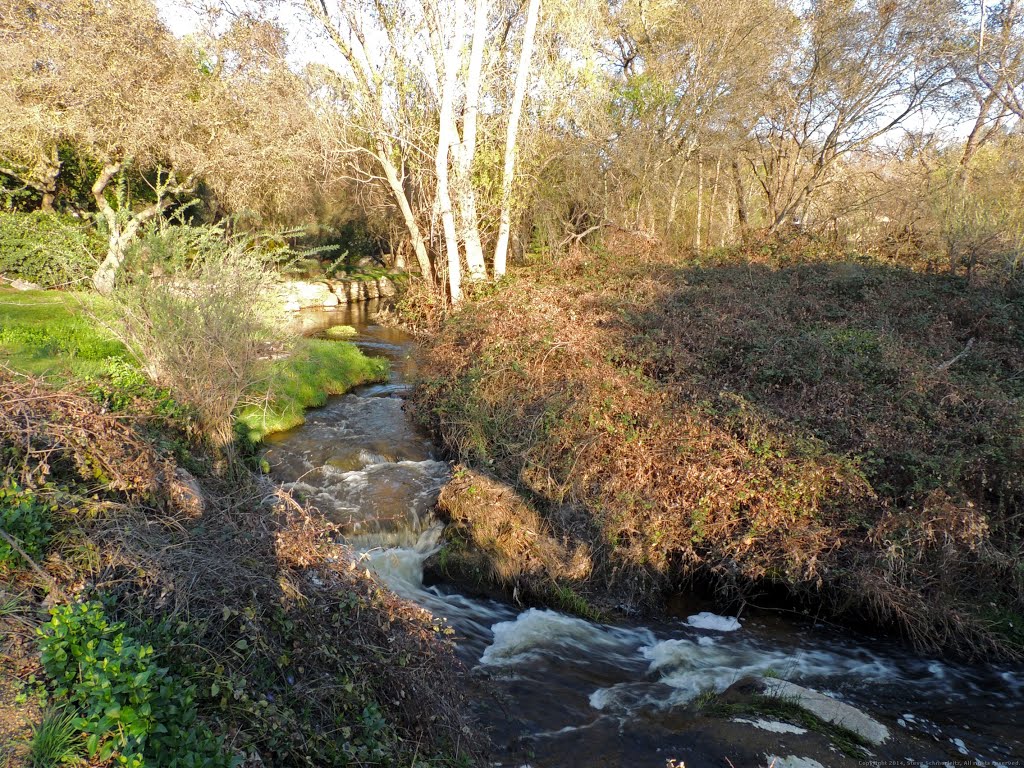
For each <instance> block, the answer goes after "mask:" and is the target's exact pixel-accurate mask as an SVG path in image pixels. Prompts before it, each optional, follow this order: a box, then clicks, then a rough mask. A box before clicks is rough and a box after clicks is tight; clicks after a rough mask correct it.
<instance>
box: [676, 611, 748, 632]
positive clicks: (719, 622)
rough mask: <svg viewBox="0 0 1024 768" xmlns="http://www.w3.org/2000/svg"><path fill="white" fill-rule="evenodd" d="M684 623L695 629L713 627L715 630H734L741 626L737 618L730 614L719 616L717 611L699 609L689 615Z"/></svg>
mask: <svg viewBox="0 0 1024 768" xmlns="http://www.w3.org/2000/svg"><path fill="white" fill-rule="evenodd" d="M686 623H687V624H689V625H690V626H691V627H696V628H697V629H713V630H715V631H716V632H735V631H736V630H737V629H740V628H741V625H740V621H739V619H736V618H733V617H732V616H719V615H718V614H717V613H710V612H708V611H701V612H700V613H697V614H694V615H693V616H689V617H688V618H687V619H686Z"/></svg>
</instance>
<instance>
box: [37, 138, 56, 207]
mask: <svg viewBox="0 0 1024 768" xmlns="http://www.w3.org/2000/svg"><path fill="white" fill-rule="evenodd" d="M59 175H60V155H59V154H58V153H57V147H56V146H53V147H50V157H49V162H47V163H46V177H45V180H44V182H43V184H42V187H43V200H42V203H41V204H40V206H39V207H40V209H41V210H43V211H46V212H48V213H52V212H53V203H54V201H55V200H56V199H57V177H58V176H59Z"/></svg>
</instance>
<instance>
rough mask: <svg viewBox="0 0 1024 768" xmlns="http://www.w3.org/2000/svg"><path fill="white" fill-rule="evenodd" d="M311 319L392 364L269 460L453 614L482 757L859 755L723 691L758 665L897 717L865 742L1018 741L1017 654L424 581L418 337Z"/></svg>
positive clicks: (930, 760) (563, 761)
mask: <svg viewBox="0 0 1024 768" xmlns="http://www.w3.org/2000/svg"><path fill="white" fill-rule="evenodd" d="M306 320H307V324H308V328H309V330H310V331H311V332H312V333H314V334H316V333H320V332H322V331H323V330H325V329H326V328H327V327H329V326H331V325H336V324H337V325H351V326H353V327H354V328H355V330H356V334H355V335H354V336H348V337H346V338H348V339H349V340H351V341H354V342H355V343H356V344H358V345H359V346H360V347H361V348H362V349H363V350H364V351H365V352H367V353H368V354H377V355H380V356H384V357H386V358H388V359H389V360H390V361H391V362H392V376H391V380H390V381H389V382H387V383H383V384H377V385H372V386H369V387H363V388H359V389H357V390H355V391H354V392H352V393H350V394H348V395H344V396H342V397H337V398H334V399H332V400H331V401H330V402H329V403H328V404H327V405H326V406H325V407H324V408H322V409H319V410H316V411H313V412H311V413H310V414H309V415H308V418H307V423H306V424H305V425H304V426H302V427H299V428H297V429H295V430H293V431H291V432H287V433H282V434H279V435H273V436H271V437H270V438H268V448H267V452H266V458H267V460H268V461H269V462H270V464H271V466H272V468H273V469H272V472H273V476H274V477H275V479H277V480H279V481H280V482H282V483H284V484H285V485H286V487H288V488H289V489H291V490H293V491H295V492H297V493H299V494H300V495H302V496H304V497H305V498H307V499H308V500H310V501H311V502H312V503H314V504H315V505H316V506H317V507H318V508H319V509H320V510H321V511H322V512H323V513H324V514H326V515H327V516H328V517H329V518H330V519H331V520H332V521H333V522H334V523H335V524H336V525H338V526H339V528H340V530H341V531H342V534H343V539H344V540H345V542H346V543H347V545H348V546H349V547H351V548H352V549H354V550H355V551H356V552H358V553H361V556H362V558H363V560H362V562H364V563H365V564H366V565H367V566H368V567H369V568H370V569H371V570H372V571H373V572H375V573H376V574H377V577H378V578H379V579H381V580H382V581H383V582H384V583H386V584H387V585H388V586H389V587H390V588H391V589H392V590H393V591H394V592H395V593H396V594H398V595H399V596H401V597H404V598H407V599H409V600H411V601H413V602H415V603H417V604H418V605H420V606H422V607H423V608H425V609H426V610H427V611H429V612H430V613H431V614H433V616H435V617H437V618H438V619H441V620H444V621H446V622H447V623H448V624H449V626H450V627H451V628H452V630H453V631H454V637H455V639H456V643H457V653H458V655H459V657H460V659H461V660H462V662H463V663H464V664H465V665H466V667H467V668H469V669H470V670H472V674H473V678H475V679H477V680H479V681H481V682H483V683H485V684H486V689H485V690H489V691H490V693H489V694H483V693H479V692H478V693H477V694H476V697H475V699H474V700H473V701H472V703H471V708H472V711H473V713H474V714H475V716H476V717H477V718H478V722H479V724H480V727H482V728H484V729H486V731H487V734H488V735H489V736H490V737H491V739H492V740H493V742H494V744H495V752H494V754H493V755H492V764H494V765H502V766H520V765H524V764H529V765H531V766H534V768H540V767H541V766H551V767H552V768H555V767H556V766H574V765H588V766H589V765H594V766H613V765H614V766H618V765H623V766H625V765H629V766H652V767H653V766H657V768H662V767H663V766H664V765H666V763H667V761H668V760H670V759H676V760H679V761H683V762H685V763H686V764H687V765H689V766H698V767H699V766H712V765H715V766H722V765H725V764H726V763H725V760H726V759H728V760H730V761H732V763H733V764H735V765H737V766H739V765H741V764H742V765H750V766H753V765H768V764H769V763H771V762H772V759H773V758H778V760H777V761H776V767H777V768H778V767H779V766H782V765H796V764H797V763H795V762H788V763H787V762H785V760H784V758H794V757H795V758H806V759H810V760H814V761H816V763H817V764H819V765H822V766H826V767H831V766H837V767H843V766H853V765H857V764H859V763H858V760H860V759H863V757H861V758H855V757H852V756H850V755H847V754H844V753H843V752H842V751H841V750H839V749H838V747H836V745H835V741H834V739H832V738H831V737H829V736H827V735H824V734H822V733H818V732H815V731H813V730H807V729H805V728H803V727H801V726H799V725H793V724H791V723H781V724H780V721H779V720H777V719H775V718H776V717H778V716H780V715H777V714H776V715H773V714H769V709H768V708H765V707H763V704H764V703H763V702H757V701H751V697H750V696H749V695H748V694H744V693H743V691H742V690H736V689H733V690H732V691H731V692H730V688H732V687H733V686H735V685H736V684H737V683H740V682H741V681H743V680H744V678H747V677H750V676H758V675H759V676H762V677H766V678H768V679H774V678H778V679H782V680H786V681H791V682H794V683H797V684H799V685H801V686H806V687H808V688H812V689H815V690H817V691H823V692H825V693H827V694H828V695H829V696H830V697H832V698H834V699H836V700H839V701H842V702H845V703H847V704H850V705H851V706H854V707H856V708H858V709H861V710H863V711H865V712H868V713H870V714H871V715H872V717H873V718H875V719H877V720H878V721H879V723H881V724H882V725H884V727H885V728H886V729H888V731H889V732H890V733H891V738H890V739H888V740H887V741H885V742H884V743H882V744H880V745H877V746H870V747H868V748H867V749H868V753H867V755H868V757H870V759H877V760H896V761H901V762H903V761H906V760H908V759H911V760H916V761H919V762H922V763H927V764H939V763H943V762H947V761H953V760H966V759H970V760H974V761H993V762H997V763H1004V764H1009V763H1010V762H1011V761H1012V760H1014V759H1020V758H1021V757H1022V756H1024V745H1022V743H1021V734H1022V733H1024V722H1022V719H1021V718H1022V707H1021V704H1022V701H1024V699H1022V695H1024V688H1022V686H1024V681H1022V679H1021V676H1020V674H1019V671H1018V670H1016V669H1015V668H1014V667H1012V666H1000V665H991V664H977V665H963V664H955V663H951V662H948V661H943V660H941V659H939V658H937V657H935V656H931V655H919V654H916V653H914V652H912V651H909V650H907V649H906V648H904V647H901V646H899V645H897V644H895V643H892V642H889V641H885V640H878V639H874V638H870V637H861V636H858V635H856V634H854V633H851V632H848V631H838V630H836V629H834V628H831V627H829V626H827V625H824V624H817V623H815V622H813V621H811V620H798V621H788V620H785V619H782V618H780V617H779V616H777V615H773V614H770V613H758V612H756V611H752V612H750V613H749V614H745V615H744V616H743V617H742V618H741V619H740V620H739V621H734V620H731V619H730V618H729V617H718V616H715V615H714V614H712V613H710V612H708V611H701V610H696V609H695V610H694V611H693V612H692V613H690V614H689V615H687V616H686V617H685V618H682V619H678V620H672V619H665V620H659V621H651V622H647V623H639V622H635V621H618V622H614V623H607V622H601V621H590V620H587V619H584V618H580V617H578V616H572V615H569V614H566V613H561V612H559V611H555V610H551V609H545V608H526V609H524V608H523V607H522V606H520V605H517V604H516V603H515V602H514V601H511V602H510V601H506V600H502V599H494V598H485V597H480V596H476V595H471V594H466V593H465V592H463V591H462V589H461V588H460V587H459V586H458V585H457V584H452V583H449V582H445V581H440V582H437V583H425V580H424V570H423V569H424V563H425V562H426V561H427V560H428V559H429V558H430V557H431V556H433V555H435V554H436V552H437V550H438V545H439V542H440V541H441V536H442V533H443V531H442V526H441V525H440V524H439V522H438V521H437V520H436V518H435V515H434V506H435V503H436V499H437V497H438V495H439V494H440V493H441V489H442V488H443V487H444V486H445V484H446V483H447V482H448V481H449V477H450V472H451V467H450V465H449V464H448V463H447V462H446V461H444V460H443V457H442V455H441V454H440V452H439V451H438V449H437V447H436V446H435V445H434V444H433V442H432V440H431V439H430V436H429V435H427V434H426V433H424V432H422V431H420V430H419V429H418V428H417V427H416V426H415V425H414V424H413V423H412V421H411V420H410V419H409V418H408V415H407V414H406V412H405V405H406V401H405V398H406V396H407V395H408V392H409V385H408V382H409V378H410V376H412V375H413V374H414V373H415V368H416V361H415V357H414V351H415V350H414V346H413V342H412V339H411V338H410V337H408V336H407V335H405V334H403V333H402V332H401V331H398V330H396V329H393V328H387V327H384V326H381V325H378V324H377V323H375V322H374V319H373V308H372V307H365V308H364V307H360V308H358V311H357V312H346V311H336V312H331V313H319V314H317V315H315V316H310V317H308V318H306ZM716 694H720V695H721V698H719V697H718V696H717V695H716ZM744 697H745V700H746V703H744ZM758 712H760V714H759V713H758ZM743 713H746V714H743ZM802 765H804V766H812V767H813V765H814V763H810V762H806V761H805V762H803V763H802Z"/></svg>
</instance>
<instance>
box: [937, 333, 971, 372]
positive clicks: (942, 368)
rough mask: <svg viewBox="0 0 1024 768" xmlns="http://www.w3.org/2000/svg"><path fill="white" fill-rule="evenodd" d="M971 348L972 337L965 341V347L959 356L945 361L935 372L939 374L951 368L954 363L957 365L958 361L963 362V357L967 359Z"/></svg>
mask: <svg viewBox="0 0 1024 768" xmlns="http://www.w3.org/2000/svg"><path fill="white" fill-rule="evenodd" d="M973 347H974V337H973V336H972V337H971V338H969V339H968V340H967V346H966V347H964V351H963V352H961V353H960V354H959V355H957V356H956V357H954V358H953V359H952V360H947V361H946V362H944V363H943V364H942V365H940V366H939V367H938V368H936V369H935V370H936V371H939V372H941V371H946V370H949V368H950V367H952V366H953V365H954V364H955V363H957V362H959V361H960V360H963V359H964V358H965V357H967V355H968V354H969V353H970V351H971V349H972V348H973Z"/></svg>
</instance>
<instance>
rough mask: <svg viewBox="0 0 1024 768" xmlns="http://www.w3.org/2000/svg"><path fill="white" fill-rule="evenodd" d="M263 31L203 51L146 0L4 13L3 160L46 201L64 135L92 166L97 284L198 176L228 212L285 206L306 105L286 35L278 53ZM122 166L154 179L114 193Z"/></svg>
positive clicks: (104, 286) (104, 282) (252, 29)
mask: <svg viewBox="0 0 1024 768" xmlns="http://www.w3.org/2000/svg"><path fill="white" fill-rule="evenodd" d="M266 32H267V30H266V28H265V27H260V26H259V25H258V24H252V23H248V20H245V19H243V20H242V21H241V22H239V23H237V24H236V25H235V26H234V27H232V30H230V31H229V34H228V35H226V36H225V37H224V39H222V40H218V41H213V42H214V43H215V45H212V46H210V51H212V54H213V59H212V60H211V58H210V51H207V52H203V51H200V50H197V49H196V48H195V47H193V46H192V45H190V44H189V43H188V42H186V41H179V40H176V39H175V38H174V36H173V35H171V34H170V32H169V31H168V30H167V29H166V28H165V27H164V25H163V24H162V23H161V21H160V20H159V18H158V15H157V11H156V8H155V6H154V5H153V4H152V3H151V2H149V0H103V1H102V2H98V3H81V2H76V1H75V0H54V2H48V3H45V4H43V3H38V4H25V5H19V6H14V7H13V8H12V10H11V11H10V13H9V14H7V15H6V16H5V17H4V19H3V33H2V34H0V82H3V83H4V85H3V86H2V87H0V100H2V101H0V135H2V136H4V137H5V139H4V141H3V142H0V157H3V158H12V159H13V160H14V163H15V165H16V167H15V168H13V169H11V172H12V173H16V174H20V175H19V178H21V179H22V180H23V181H25V183H36V180H37V183H38V184H39V185H40V186H41V188H42V191H43V205H44V207H46V206H48V205H51V204H52V199H53V198H52V193H53V188H54V186H53V184H54V180H55V179H56V177H57V174H58V173H59V170H60V168H59V162H58V161H57V160H56V159H55V158H57V157H58V156H57V147H58V145H59V144H61V143H67V144H69V145H71V146H73V147H74V148H75V150H76V151H77V152H79V153H81V154H83V155H84V156H87V157H88V158H90V159H91V160H92V161H94V163H95V165H96V167H97V172H96V175H95V178H94V179H93V181H92V184H91V191H92V198H93V201H94V205H95V207H96V214H97V216H98V218H99V220H100V221H101V222H102V224H103V227H104V229H105V230H106V235H107V238H108V250H107V254H106V257H105V258H104V259H103V261H102V263H101V264H100V266H99V268H98V269H97V271H96V273H95V275H94V278H93V282H94V285H95V287H96V288H97V289H98V290H100V291H101V292H104V293H109V292H110V290H111V289H112V288H113V284H114V276H115V275H116V273H117V270H118V269H119V267H120V265H121V263H122V262H123V260H124V254H125V249H126V248H127V246H128V245H129V244H130V243H131V242H132V240H133V239H134V238H136V237H137V236H138V234H139V232H140V231H141V230H142V228H143V227H144V226H145V224H146V223H147V222H149V221H151V220H153V219H154V218H156V217H158V216H160V215H161V214H162V213H163V212H164V211H165V210H166V209H167V208H168V206H170V205H172V204H174V203H176V202H178V201H179V200H187V199H188V198H189V197H190V196H191V194H192V192H193V190H194V189H195V187H196V185H197V184H198V183H199V182H200V181H201V182H202V183H203V184H205V185H206V186H207V187H208V188H210V189H212V190H214V192H215V193H218V194H220V196H221V198H222V200H223V202H224V203H225V204H226V205H227V206H228V207H229V208H236V209H238V208H243V207H245V208H254V209H259V208H262V209H264V210H269V211H273V210H280V209H282V208H283V201H282V198H288V197H291V196H294V193H295V191H296V189H297V186H298V185H297V184H296V183H294V180H296V179H301V178H302V176H303V174H304V173H306V171H307V170H308V166H309V165H311V152H310V148H309V147H308V145H307V144H306V143H305V142H303V140H302V138H301V137H302V135H303V130H302V129H301V125H302V122H303V121H302V117H303V114H307V115H308V114H309V110H308V104H307V101H306V97H305V92H304V89H303V88H302V87H301V86H300V85H299V81H298V79H297V78H295V77H294V75H291V74H290V73H289V72H288V71H287V68H286V67H285V66H284V64H283V44H282V43H281V42H280V41H281V38H280V35H279V34H278V35H277V37H276V41H277V47H276V49H275V47H274V43H273V41H274V39H275V38H274V35H273V34H270V35H268V34H266ZM258 33H263V35H262V37H263V38H264V43H263V44H262V45H261V44H258V42H259V39H260V34H258ZM268 39H269V41H270V42H269V43H267V42H266V40H268ZM28 41H31V45H29V44H28ZM228 53H230V54H231V55H227V54H228ZM218 54H219V58H217V57H218ZM282 82H283V83H285V85H284V86H281V83H282ZM130 169H133V170H134V172H135V178H136V179H137V180H140V181H141V180H147V181H148V182H149V184H150V186H151V189H150V190H148V192H147V194H145V195H141V196H140V195H135V196H129V195H125V194H117V193H115V189H114V187H115V184H114V182H115V181H116V180H117V179H118V178H121V177H123V176H124V174H125V173H126V172H128V171H129V170H130ZM136 186H138V185H136ZM282 192H285V193H287V194H282Z"/></svg>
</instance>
